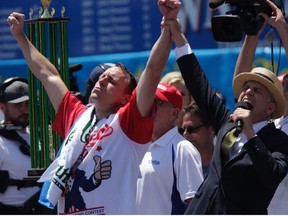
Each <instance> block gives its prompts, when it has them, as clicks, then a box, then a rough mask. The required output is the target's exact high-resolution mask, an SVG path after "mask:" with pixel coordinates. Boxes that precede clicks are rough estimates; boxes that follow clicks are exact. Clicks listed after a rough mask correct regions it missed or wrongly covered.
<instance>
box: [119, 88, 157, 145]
mask: <svg viewBox="0 0 288 216" xmlns="http://www.w3.org/2000/svg"><path fill="white" fill-rule="evenodd" d="M155 113H156V104H154V106H153V108H152V110H151V113H150V115H149V116H148V117H145V118H144V117H142V116H141V114H140V112H139V110H138V107H137V103H136V89H135V90H134V91H133V93H132V97H131V100H130V102H129V103H127V104H126V105H125V106H124V107H123V108H121V109H120V110H119V119H120V125H121V128H122V130H123V131H124V133H125V134H126V135H127V136H128V137H129V138H130V139H131V140H133V141H134V142H136V143H139V144H146V143H148V142H150V140H151V137H152V132H153V124H154V118H155Z"/></svg>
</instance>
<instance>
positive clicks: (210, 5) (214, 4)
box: [209, 0, 225, 9]
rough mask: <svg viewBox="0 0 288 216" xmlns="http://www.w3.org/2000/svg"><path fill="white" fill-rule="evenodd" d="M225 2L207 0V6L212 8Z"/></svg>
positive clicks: (221, 0)
mask: <svg viewBox="0 0 288 216" xmlns="http://www.w3.org/2000/svg"><path fill="white" fill-rule="evenodd" d="M224 2H225V0H211V1H210V2H209V7H210V8H212V9H214V8H217V7H218V6H220V5H222V4H223V3H224Z"/></svg>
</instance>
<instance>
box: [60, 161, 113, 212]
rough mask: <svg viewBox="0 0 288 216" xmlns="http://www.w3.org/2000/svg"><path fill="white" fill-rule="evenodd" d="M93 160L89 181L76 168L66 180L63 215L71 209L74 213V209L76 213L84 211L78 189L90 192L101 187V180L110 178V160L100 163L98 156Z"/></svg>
mask: <svg viewBox="0 0 288 216" xmlns="http://www.w3.org/2000/svg"><path fill="white" fill-rule="evenodd" d="M93 159H94V162H95V166H94V172H93V174H92V175H91V176H90V178H89V179H87V178H86V176H85V171H83V170H80V169H78V168H77V169H76V171H75V173H74V175H73V177H72V178H70V179H69V180H68V182H67V185H68V187H69V188H68V192H67V193H66V194H65V209H64V212H65V213H68V212H71V210H72V209H73V210H72V211H75V209H74V208H76V209H77V210H78V211H81V210H85V209H86V203H85V201H84V199H83V197H82V195H81V192H80V190H79V189H80V188H82V190H83V191H85V192H91V191H93V190H95V189H96V188H98V187H99V186H100V185H101V182H102V180H105V179H109V178H110V176H111V170H112V164H111V160H106V161H103V162H102V158H101V157H100V156H98V155H95V156H94V157H93ZM72 181H73V182H72ZM70 187H71V188H70Z"/></svg>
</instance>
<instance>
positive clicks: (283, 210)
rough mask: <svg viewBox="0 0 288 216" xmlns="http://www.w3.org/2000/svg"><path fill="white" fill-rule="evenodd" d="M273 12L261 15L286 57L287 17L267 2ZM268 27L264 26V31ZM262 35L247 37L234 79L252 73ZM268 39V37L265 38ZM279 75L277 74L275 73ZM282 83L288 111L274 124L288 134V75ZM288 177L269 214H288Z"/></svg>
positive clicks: (276, 194) (282, 78) (280, 187)
mask: <svg viewBox="0 0 288 216" xmlns="http://www.w3.org/2000/svg"><path fill="white" fill-rule="evenodd" d="M267 3H268V4H269V6H270V7H271V9H272V11H273V15H272V16H267V15H266V14H265V13H260V15H261V16H262V17H263V18H264V19H265V20H266V23H268V24H269V25H270V26H272V27H273V28H274V29H276V30H277V32H278V33H279V36H280V38H281V40H282V44H283V47H284V49H285V51H286V57H287V53H288V27H287V23H286V21H285V17H284V15H283V13H282V11H281V9H279V8H277V6H276V5H275V4H274V3H273V2H271V1H268V2H267ZM265 26H266V25H263V27H262V30H263V29H264V27H265ZM261 34H262V31H259V32H258V34H257V35H246V36H245V39H244V42H243V46H242V48H241V51H240V53H239V56H238V59H237V62H236V66H235V71H234V77H235V76H237V75H238V74H240V73H241V72H243V71H250V70H251V69H252V65H253V60H254V56H255V51H256V48H257V44H258V41H259V38H260V36H261ZM268 34H269V33H268ZM265 37H267V36H265ZM275 73H276V74H277V72H275ZM278 79H279V80H280V83H281V84H282V86H283V94H284V98H285V103H286V109H285V112H284V115H283V116H281V117H280V118H277V119H275V120H274V124H275V126H276V128H279V129H281V130H282V131H283V132H285V133H286V134H288V76H287V74H281V75H279V76H278ZM287 187H288V175H286V177H285V178H284V179H283V180H282V181H281V183H280V184H279V186H278V187H277V190H276V192H275V194H274V196H273V198H272V200H271V202H270V204H269V206H268V214H272V215H276V214H286V215H287V214H288V205H287V199H288V190H287Z"/></svg>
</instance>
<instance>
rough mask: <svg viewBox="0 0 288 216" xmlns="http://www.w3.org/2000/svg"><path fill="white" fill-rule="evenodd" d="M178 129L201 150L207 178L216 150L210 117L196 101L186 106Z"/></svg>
mask: <svg viewBox="0 0 288 216" xmlns="http://www.w3.org/2000/svg"><path fill="white" fill-rule="evenodd" d="M178 131H179V133H180V134H182V135H183V136H184V137H185V138H186V139H187V140H188V141H190V142H191V143H192V144H193V145H194V146H195V147H196V148H197V150H198V151H199V153H200V155H201V160H202V170H203V177H204V178H205V177H206V175H207V173H208V170H209V165H210V162H211V158H212V155H213V151H214V137H215V132H214V130H213V128H212V126H211V124H210V122H209V120H208V118H207V117H206V116H205V115H203V113H202V112H201V110H200V109H199V107H198V106H197V104H196V102H195V101H193V102H192V103H191V104H190V105H189V106H187V107H185V108H184V116H183V123H182V127H180V128H179V129H178Z"/></svg>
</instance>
